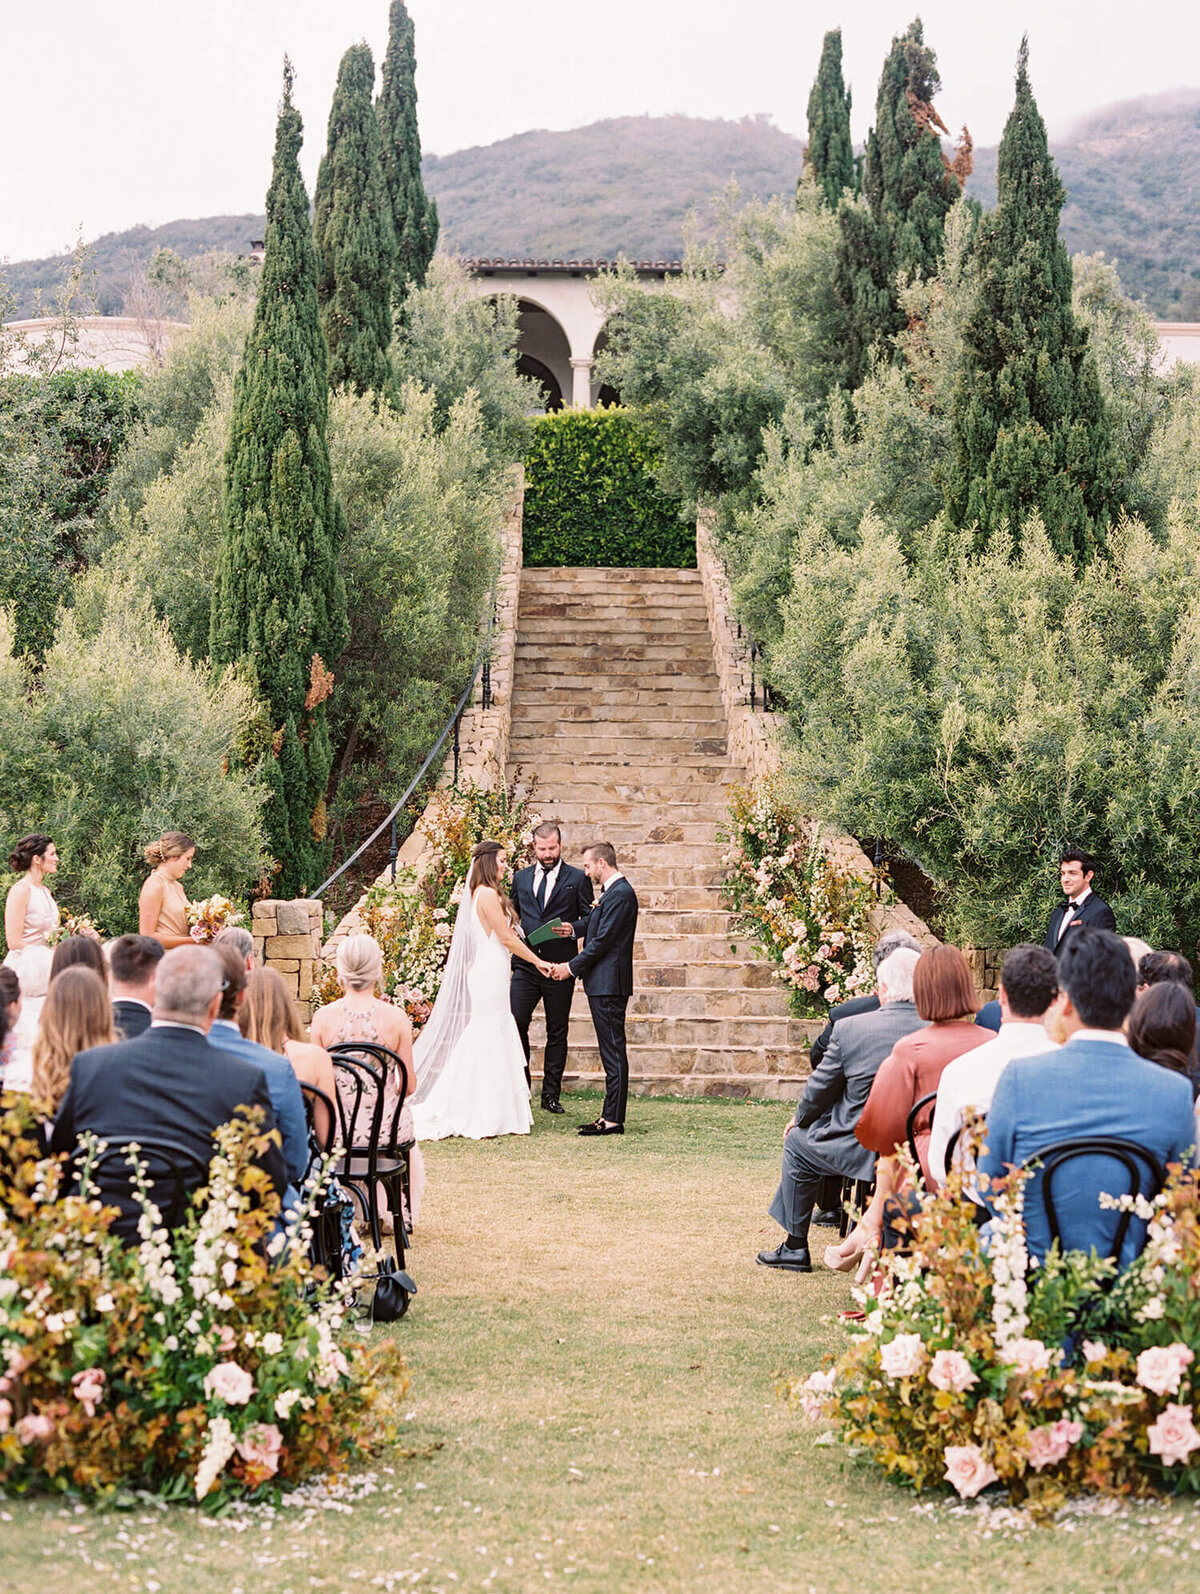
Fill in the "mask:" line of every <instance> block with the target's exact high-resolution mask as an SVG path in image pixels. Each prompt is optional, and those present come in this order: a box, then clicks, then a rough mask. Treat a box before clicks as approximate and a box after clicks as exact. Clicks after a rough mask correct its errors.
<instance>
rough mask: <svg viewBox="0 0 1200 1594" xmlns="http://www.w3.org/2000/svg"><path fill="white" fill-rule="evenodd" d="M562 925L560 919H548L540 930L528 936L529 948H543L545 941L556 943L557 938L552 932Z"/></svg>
mask: <svg viewBox="0 0 1200 1594" xmlns="http://www.w3.org/2000/svg"><path fill="white" fill-rule="evenodd" d="M562 923H563V920H562V919H550V920H549V921H548V922H547V923H545V924H543V925H542V926H541V928H540V929H537V930H534V931H532V932H531V933H530V936H529V944H530V946H544V945H545V943H546V942H547V941H557V940H558V936H557V935H555V933H554V932H555V930H556V929H557V928H558V926H559V925H560V924H562Z"/></svg>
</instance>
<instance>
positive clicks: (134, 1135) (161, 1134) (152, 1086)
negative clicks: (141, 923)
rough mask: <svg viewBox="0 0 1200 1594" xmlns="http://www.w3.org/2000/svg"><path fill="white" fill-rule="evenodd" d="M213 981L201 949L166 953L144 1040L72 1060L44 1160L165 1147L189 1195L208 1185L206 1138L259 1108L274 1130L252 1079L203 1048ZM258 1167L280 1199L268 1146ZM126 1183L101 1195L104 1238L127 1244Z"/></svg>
mask: <svg viewBox="0 0 1200 1594" xmlns="http://www.w3.org/2000/svg"><path fill="white" fill-rule="evenodd" d="M223 979H224V972H223V970H222V968H221V960H220V958H219V957H218V956H217V954H216V953H215V952H213V951H212V950H211V949H210V948H209V947H202V946H181V947H177V948H175V950H173V951H171V952H168V953H167V955H166V957H164V958H163V960H162V962H161V963H160V964H159V965H158V975H157V978H156V981H155V989H154V1016H153V1020H152V1022H151V1025H150V1028H149V1029H148V1030H147V1031H146V1032H145V1034H143V1035H138V1036H136V1037H135V1038H134V1039H133V1040H131V1041H118V1042H117V1043H116V1045H114V1046H100V1047H96V1048H95V1049H93V1050H92V1051H86V1052H80V1054H79V1055H78V1057H76V1059H75V1061H74V1062H73V1063H72V1064H71V1083H70V1085H69V1086H68V1087H67V1093H66V1095H65V1096H64V1097H63V1101H62V1106H61V1107H60V1108H59V1111H58V1116H57V1117H56V1118H55V1120H54V1134H53V1136H52V1138H51V1142H50V1149H51V1151H52V1152H55V1153H61V1152H67V1153H71V1152H74V1150H75V1146H76V1143H77V1141H78V1139H79V1137H80V1136H81V1135H83V1134H87V1133H91V1134H94V1135H97V1136H98V1137H99V1138H100V1139H101V1140H103V1141H104V1142H105V1143H106V1145H108V1146H109V1147H110V1148H112V1147H119V1146H123V1145H126V1144H127V1143H128V1142H129V1141H131V1140H135V1141H139V1142H141V1143H142V1144H144V1145H152V1144H155V1143H165V1144H167V1145H170V1146H172V1147H174V1148H176V1149H177V1150H178V1151H181V1152H184V1153H186V1154H187V1161H186V1164H185V1165H184V1166H183V1167H182V1169H181V1171H182V1172H183V1174H184V1183H185V1186H186V1188H187V1189H188V1190H194V1189H197V1188H199V1187H200V1185H201V1184H202V1183H204V1182H205V1181H206V1180H207V1177H208V1164H209V1161H210V1160H211V1158H212V1155H213V1131H214V1130H216V1129H217V1128H219V1127H220V1125H221V1124H224V1123H228V1122H229V1120H230V1119H231V1118H232V1117H233V1115H234V1113H235V1112H236V1111H237V1109H238V1108H239V1107H258V1108H260V1109H261V1110H262V1128H263V1130H264V1131H266V1130H272V1129H274V1128H275V1114H274V1112H273V1111H272V1109H271V1097H270V1093H269V1092H268V1090H267V1081H266V1077H265V1075H264V1074H263V1071H262V1069H261V1068H255V1067H253V1066H252V1065H251V1064H250V1063H244V1062H243V1061H242V1059H241V1058H240V1057H234V1056H233V1055H232V1054H231V1053H229V1052H225V1051H221V1050H219V1049H218V1048H217V1047H215V1046H210V1045H209V1043H208V1031H209V1029H210V1027H211V1025H212V1022H213V1020H214V1019H215V1018H216V1016H217V1013H218V1011H219V1009H220V1006H221V982H222V980H223ZM262 1167H263V1170H264V1171H265V1172H266V1174H267V1176H268V1177H269V1178H270V1180H271V1183H272V1184H273V1185H274V1186H275V1189H276V1190H277V1191H278V1192H279V1194H280V1195H281V1196H282V1195H283V1193H284V1191H285V1190H286V1188H287V1170H286V1168H285V1167H284V1163H283V1153H282V1152H281V1151H280V1149H279V1146H278V1145H277V1144H276V1142H275V1138H274V1137H272V1139H271V1141H270V1143H269V1144H268V1146H267V1148H266V1151H265V1152H264V1154H263V1157H262ZM114 1177H115V1176H114ZM126 1183H127V1181H125V1180H124V1179H122V1180H120V1181H119V1182H117V1183H116V1185H115V1188H114V1189H113V1191H112V1193H111V1194H112V1200H113V1201H114V1204H116V1205H119V1206H120V1208H121V1217H120V1218H119V1219H118V1220H117V1221H116V1223H115V1224H114V1225H113V1230H114V1232H115V1233H117V1234H119V1235H121V1236H122V1238H124V1239H126V1240H130V1239H133V1238H134V1237H135V1236H136V1233H137V1222H138V1218H139V1216H140V1208H139V1207H137V1205H136V1204H135V1203H134V1202H132V1201H131V1200H130V1199H129V1197H128V1192H127V1189H126ZM101 1193H102V1194H104V1193H105V1191H104V1189H103V1188H102V1191H101Z"/></svg>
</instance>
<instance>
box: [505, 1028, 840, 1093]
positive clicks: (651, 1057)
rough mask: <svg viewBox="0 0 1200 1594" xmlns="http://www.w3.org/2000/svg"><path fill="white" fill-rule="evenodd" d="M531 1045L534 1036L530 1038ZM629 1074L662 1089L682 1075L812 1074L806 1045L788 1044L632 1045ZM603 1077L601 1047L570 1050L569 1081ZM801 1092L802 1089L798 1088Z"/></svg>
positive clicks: (795, 1076) (538, 1067) (538, 1058)
mask: <svg viewBox="0 0 1200 1594" xmlns="http://www.w3.org/2000/svg"><path fill="white" fill-rule="evenodd" d="M530 1041H531V1046H532V1036H531V1037H530ZM533 1061H534V1063H535V1064H536V1071H537V1072H538V1073H540V1072H541V1066H542V1056H541V1046H540V1045H539V1046H538V1049H537V1051H536V1052H535V1053H534V1056H533ZM629 1071H630V1076H631V1077H633V1078H638V1079H652V1078H657V1079H661V1080H662V1081H663V1088H664V1089H670V1088H671V1087H670V1081H671V1079H672V1078H674V1077H676V1076H679V1075H690V1074H715V1075H718V1076H720V1075H724V1076H727V1077H732V1078H736V1077H738V1076H739V1075H745V1074H763V1075H767V1076H777V1077H779V1076H781V1077H784V1078H787V1079H798V1080H799V1081H800V1082H801V1087H802V1085H803V1081H804V1080H805V1079H806V1078H807V1076H808V1073H809V1066H808V1052H807V1050H806V1049H805V1048H804V1047H788V1046H713V1047H708V1046H664V1045H658V1046H652V1045H645V1046H644V1045H641V1044H640V1043H639V1044H638V1045H636V1046H630V1047H629ZM581 1073H582V1074H584V1075H585V1076H586V1075H591V1076H592V1077H593V1078H594V1077H597V1076H599V1077H600V1078H601V1079H602V1078H603V1068H602V1066H601V1063H600V1049H599V1047H598V1046H596V1045H595V1044H594V1042H593V1043H588V1044H584V1045H580V1046H572V1047H570V1048H569V1050H568V1052H567V1073H566V1079H567V1081H568V1083H569V1082H570V1081H572V1080H573V1079H576V1078H578V1076H579V1075H580V1074H581ZM796 1094H797V1095H799V1088H798V1089H797V1091H796Z"/></svg>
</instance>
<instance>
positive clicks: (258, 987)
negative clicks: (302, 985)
mask: <svg viewBox="0 0 1200 1594" xmlns="http://www.w3.org/2000/svg"><path fill="white" fill-rule="evenodd" d="M237 1020H238V1028H239V1029H240V1030H241V1032H242V1034H243V1035H245V1036H246V1037H247V1038H248V1039H249V1040H252V1041H257V1042H258V1044H259V1045H260V1046H265V1047H266V1048H267V1050H268V1051H270V1052H282V1051H283V1043H284V1041H285V1040H288V1041H298V1040H301V1039H303V1037H302V1036H301V1034H300V1022H299V1020H298V1019H297V1017H296V1004H295V1002H293V1001H292V998H291V996H290V995H289V994H288V988H287V986H286V985H285V984H284V983H283V975H282V974H280V972H279V970H278V969H255V970H254V971H253V972H252V973H251V975H250V978H249V979H248V980H247V981H246V998H245V1000H244V1001H243V1003H242V1005H241V1007H239V1008H238V1016H237Z"/></svg>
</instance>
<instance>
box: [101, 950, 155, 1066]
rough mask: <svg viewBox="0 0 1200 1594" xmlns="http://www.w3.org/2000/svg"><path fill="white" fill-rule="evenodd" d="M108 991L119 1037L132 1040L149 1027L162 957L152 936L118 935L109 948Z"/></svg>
mask: <svg viewBox="0 0 1200 1594" xmlns="http://www.w3.org/2000/svg"><path fill="white" fill-rule="evenodd" d="M107 951H108V994H109V995H110V996H111V997H112V1007H113V1019H114V1021H115V1023H116V1026H117V1028H118V1030H120V1032H121V1037H122V1039H124V1040H127V1041H131V1040H132V1039H133V1038H134V1036H135V1035H141V1034H142V1033H143V1031H145V1030H148V1029H149V1028H150V1010H151V1008H153V1006H154V979H155V976H156V974H157V973H158V965H159V963H160V962H161V961H162V958H163V956H164V953H163V944H162V942H161V941H158V940H156V939H155V937H154V936H152V935H119V936H118V937H117V938H116V940H115V941H112V942H110V943H109V945H108V948H107Z"/></svg>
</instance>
